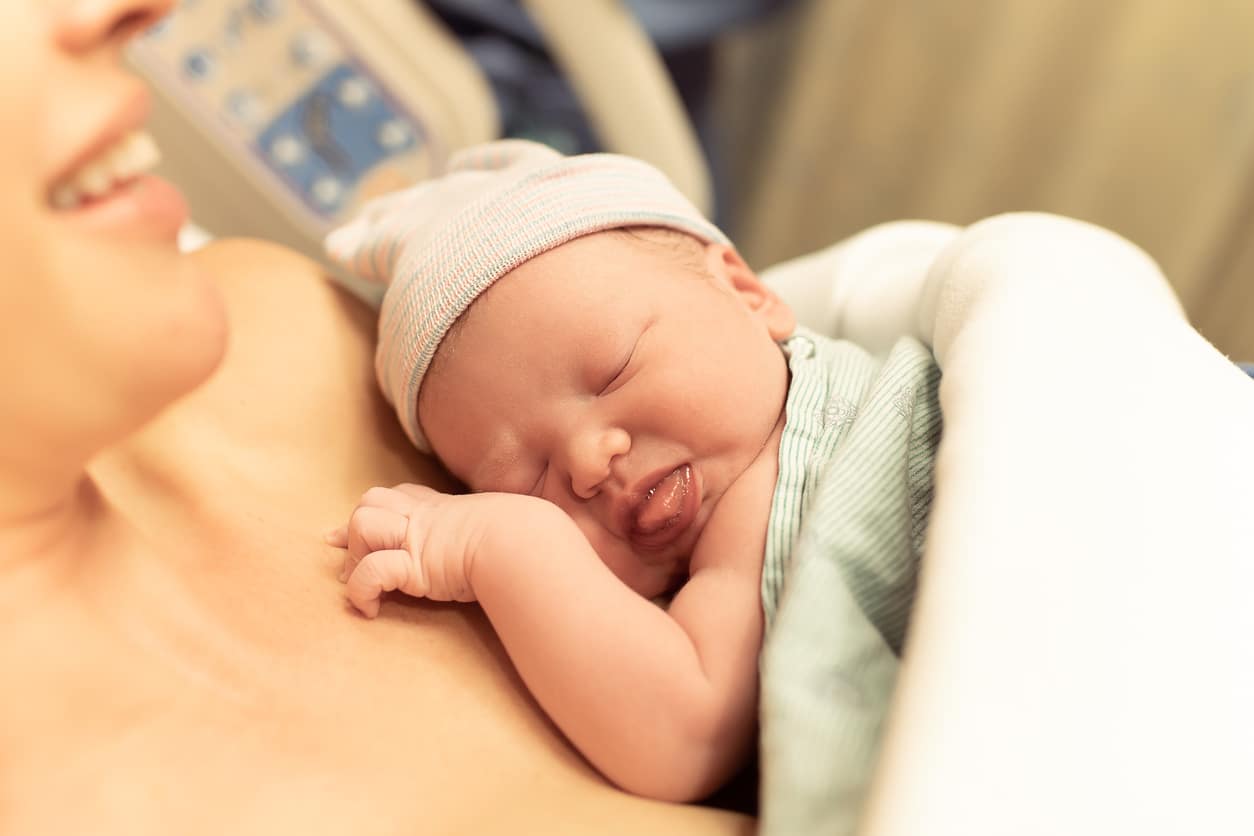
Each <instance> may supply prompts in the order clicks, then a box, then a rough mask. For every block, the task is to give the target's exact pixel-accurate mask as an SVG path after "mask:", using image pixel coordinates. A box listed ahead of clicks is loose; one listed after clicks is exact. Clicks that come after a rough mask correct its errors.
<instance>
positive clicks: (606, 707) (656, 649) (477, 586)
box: [340, 486, 762, 801]
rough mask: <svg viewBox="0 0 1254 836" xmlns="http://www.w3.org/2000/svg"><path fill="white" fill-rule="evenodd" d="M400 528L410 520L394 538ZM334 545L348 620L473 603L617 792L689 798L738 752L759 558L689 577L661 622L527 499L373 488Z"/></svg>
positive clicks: (753, 700) (655, 610) (752, 701)
mask: <svg viewBox="0 0 1254 836" xmlns="http://www.w3.org/2000/svg"><path fill="white" fill-rule="evenodd" d="M363 509H365V510H366V513H363ZM372 509H373V510H372ZM401 518H404V519H405V520H407V521H412V524H410V523H409V522H406V523H404V524H402V525H401V529H400V530H398V529H397V528H396V521H397V520H399V519H401ZM388 519H391V520H392V521H393V524H392V525H391V526H390V529H391V530H390V532H388V531H385V530H384V529H385V528H387V527H388V525H387V523H386V520H388ZM381 520H382V522H381ZM346 535H347V536H343V535H341V540H340V544H341V545H347V546H348V548H349V552H350V554H349V558H348V560H347V561H346V578H347V580H348V584H349V596H350V598H351V599H352V600H353V603H354V604H355V605H356V606H358V608H359V609H361V610H362V611H363V612H365V613H366V614H368V615H373V614H374V613H375V612H377V607H378V600H377V599H378V596H379V595H380V594H381V592H382V591H384V590H388V589H400V590H401V591H404V592H409V593H410V594H419V595H425V596H427V597H432V598H436V599H440V600H472V599H478V601H479V602H480V604H481V605H482V606H483V609H484V611H485V612H486V613H487V615H488V618H489V619H490V620H491V622H492V624H493V627H494V628H495V629H496V631H497V633H498V635H499V636H500V637H501V641H502V642H503V644H504V645H505V648H506V650H507V651H508V653H509V655H510V658H511V659H512V660H513V662H514V665H515V666H516V667H517V668H518V671H519V673H520V675H521V676H522V678H523V680H524V681H525V682H526V684H527V687H528V688H529V689H530V690H531V692H532V694H533V695H534V696H535V698H536V699H537V700H538V701H539V703H540V704H541V706H543V708H544V709H545V711H546V712H547V713H548V714H549V716H550V717H551V718H552V719H553V721H554V722H555V723H556V724H557V725H558V726H559V727H560V728H561V729H562V731H563V732H564V733H565V734H566V735H567V736H568V737H569V738H570V739H571V741H572V742H573V743H574V744H575V746H576V747H578V748H579V750H580V751H581V752H583V754H584V755H585V756H586V757H587V758H588V759H589V760H590V761H591V762H592V763H593V764H594V765H595V766H596V767H597V768H598V769H600V770H601V771H602V772H603V773H604V774H605V775H606V776H607V777H608V778H610V779H611V780H612V781H614V782H615V783H616V784H618V785H620V786H621V787H623V788H624V789H627V790H629V791H631V792H635V793H638V794H640V795H645V796H649V797H652V798H659V799H664V800H672V801H689V800H693V799H697V798H701V797H703V796H705V795H707V794H709V793H710V792H711V791H713V790H714V789H716V788H717V787H718V786H719V785H720V784H721V783H722V782H723V781H724V780H725V779H726V778H727V777H729V775H730V773H731V772H732V771H733V769H734V768H735V766H736V765H737V764H738V763H739V762H740V760H741V757H742V755H743V754H744V753H745V752H746V751H747V749H748V747H749V745H750V744H751V742H752V740H753V731H754V727H755V721H754V715H755V708H756V705H757V661H758V651H759V648H760V645H761V637H762V613H761V604H760V593H759V576H758V571H759V563H760V561H756V560H744V561H741V562H739V563H734V562H733V563H732V564H731V565H724V564H723V563H722V562H720V564H719V565H710V566H706V567H704V568H700V567H699V568H697V569H696V570H695V571H694V573H693V575H692V577H691V578H690V579H689V581H688V582H687V583H686V584H685V585H684V587H683V588H682V589H681V590H680V592H679V594H678V595H677V596H676V598H675V600H674V601H673V603H672V605H671V607H670V609H669V610H663V609H661V608H659V607H657V606H656V605H654V604H652V603H651V602H649V601H647V600H646V599H644V598H642V597H641V596H640V595H638V594H637V593H635V592H634V591H632V590H631V589H629V588H628V587H627V586H626V585H625V584H623V583H622V582H621V581H620V580H619V579H618V578H616V577H615V576H614V574H613V573H612V572H611V571H610V570H609V569H608V568H606V566H605V565H604V563H602V562H601V560H600V558H599V557H598V556H597V554H596V552H595V551H594V550H593V549H592V547H591V545H590V544H589V543H588V541H587V539H586V538H585V537H584V536H583V534H582V533H581V532H580V531H579V529H578V527H577V526H576V525H575V523H574V522H573V521H572V520H571V519H570V518H569V517H568V516H567V515H566V514H564V513H563V512H562V511H561V509H559V508H558V507H557V506H555V505H552V504H550V503H547V502H544V501H542V500H538V499H535V498H532V497H526V496H516V495H512V494H472V495H467V496H449V495H446V494H439V493H436V492H435V491H429V490H426V489H419V488H414V487H412V486H405V488H404V489H403V490H400V491H393V492H391V493H390V494H389V493H388V492H386V491H384V490H383V489H378V488H375V489H372V491H371V492H370V493H369V494H367V497H366V500H365V502H364V503H363V506H360V507H359V508H358V510H357V511H356V512H355V513H354V515H353V522H352V523H351V524H350V526H349V529H348V531H347V532H346Z"/></svg>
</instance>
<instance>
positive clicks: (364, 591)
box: [327, 485, 480, 618]
mask: <svg viewBox="0 0 1254 836" xmlns="http://www.w3.org/2000/svg"><path fill="white" fill-rule="evenodd" d="M473 498H474V497H472V496H453V495H449V494H442V493H440V492H438V491H434V490H432V489H431V488H427V487H423V486H421V485H397V486H396V487H395V488H371V489H370V490H368V491H366V493H365V494H363V495H362V498H361V501H360V502H359V503H358V505H357V507H356V509H354V510H353V513H352V516H351V517H350V518H349V521H348V525H347V526H345V527H343V528H340V529H338V530H336V531H334V532H332V533H331V534H329V535H328V536H327V541H328V542H329V543H331V545H334V546H338V547H339V548H343V549H347V554H346V555H345V556H344V565H343V567H342V568H341V570H340V581H341V582H346V583H347V584H348V599H349V601H351V602H352V604H353V606H354V607H356V608H357V609H358V610H360V611H361V612H362V614H363V615H365V616H367V617H368V618H374V617H375V616H376V615H378V613H379V601H380V599H381V598H382V596H383V594H384V593H385V592H390V591H392V590H399V591H401V592H404V593H406V594H407V595H413V596H416V597H420V598H430V599H431V600H433V601H473V600H475V594H474V590H473V589H472V587H471V584H470V567H471V564H472V563H473V559H474V555H473V551H474V544H475V543H476V542H477V540H478V539H479V531H478V530H477V526H478V523H479V520H478V517H479V516H480V515H479V514H477V513H475V512H476V511H477V510H479V509H477V508H474V507H471V506H473V505H474V504H475V503H473V502H469V503H468V502H467V501H466V500H472V499H473Z"/></svg>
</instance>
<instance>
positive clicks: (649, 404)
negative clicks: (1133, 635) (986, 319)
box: [419, 232, 794, 596]
mask: <svg viewBox="0 0 1254 836" xmlns="http://www.w3.org/2000/svg"><path fill="white" fill-rule="evenodd" d="M642 234H643V235H649V234H650V233H642ZM677 247H690V248H691V249H690V250H689V251H688V253H689V254H690V255H691V257H688V256H686V255H685V254H684V253H682V252H680V250H678V249H677ZM694 266H695V267H696V268H697V269H694ZM699 272H708V273H709V275H708V276H703V275H700V274H699ZM793 326H794V320H793V316H792V314H791V312H790V311H789V310H788V309H787V307H785V306H784V305H783V303H782V302H780V301H779V299H778V298H777V297H775V296H774V294H772V293H770V292H769V291H767V290H766V289H765V288H764V287H763V286H762V284H761V283H760V282H759V281H758V279H757V277H756V276H754V275H753V273H752V271H750V270H749V268H748V267H746V266H745V265H744V262H743V261H741V260H740V257H739V256H738V255H736V253H735V251H734V250H732V249H730V248H729V247H725V246H720V245H709V246H704V245H701V244H700V243H699V242H696V240H695V239H691V240H689V239H686V238H681V239H680V240H679V241H678V242H676V241H675V240H674V239H673V238H670V237H668V238H666V239H665V240H663V241H662V242H660V243H659V242H654V241H641V240H636V239H634V238H632V237H630V236H628V235H625V234H623V233H621V232H619V233H601V234H596V235H589V236H585V237H583V238H578V239H576V240H574V241H572V242H570V243H567V244H564V245H562V246H561V247H558V248H557V249H555V250H551V251H549V252H547V253H545V254H543V255H541V256H538V257H537V258H534V259H532V260H531V261H529V262H527V263H525V264H524V265H522V266H521V267H519V268H517V269H515V270H514V271H513V272H512V273H510V274H508V275H506V276H505V277H504V278H502V279H501V280H500V281H498V282H497V283H496V284H495V285H494V286H493V287H492V288H491V289H490V290H488V291H487V292H486V293H485V294H484V295H483V296H482V297H480V299H479V300H477V301H476V302H475V304H474V305H473V307H472V308H471V310H470V311H469V313H468V315H467V316H466V317H465V318H464V320H463V322H462V324H461V326H460V330H458V331H456V332H455V334H454V335H453V336H452V337H451V338H449V339H447V340H446V341H445V344H444V345H443V346H441V348H440V351H439V354H438V356H437V358H436V362H435V364H434V365H433V366H432V368H431V370H430V372H429V373H428V376H427V379H426V381H425V382H424V384H423V387H422V394H421V396H420V398H419V419H420V421H421V424H422V428H423V431H424V433H425V434H426V436H427V438H428V439H429V440H430V441H431V444H432V447H433V449H434V450H435V451H436V453H437V454H438V455H439V457H440V458H441V460H443V462H444V463H445V465H446V466H447V467H448V468H449V470H450V471H451V472H452V473H453V474H454V475H456V476H457V477H458V478H460V479H461V480H462V481H464V482H465V483H466V484H467V485H468V486H469V487H470V488H471V489H472V490H476V491H506V492H509V493H521V494H532V495H535V496H539V497H542V498H544V499H547V500H550V501H551V502H554V503H556V504H557V505H559V506H560V507H561V508H563V509H564V510H565V511H566V512H567V513H568V514H569V515H570V516H571V517H572V518H573V519H574V520H575V522H576V523H577V524H578V525H579V527H580V529H581V530H582V531H583V533H584V534H585V536H587V537H588V539H589V541H590V542H591V543H592V545H593V547H594V548H595V549H596V551H597V553H598V554H599V555H600V556H601V558H602V559H603V560H604V561H605V562H606V564H607V565H608V566H609V567H610V569H611V570H612V571H614V573H615V574H617V575H618V576H619V577H620V578H621V579H623V581H624V582H626V583H627V584H628V585H629V586H631V587H632V588H633V589H635V590H637V591H638V592H640V593H641V594H644V595H648V596H652V595H657V594H661V593H662V592H665V591H667V590H669V589H671V588H673V587H674V586H675V585H676V583H677V582H679V581H682V579H683V578H686V577H687V563H688V557H689V555H690V554H691V553H692V550H693V547H694V545H695V544H696V542H697V541H698V539H699V538H700V537H701V534H702V531H703V529H704V527H705V525H706V523H707V521H708V520H709V519H710V516H711V514H712V513H713V511H714V509H715V508H716V507H717V506H718V503H719V501H720V500H721V499H722V498H723V496H724V495H725V494H726V493H727V491H728V489H729V488H730V487H731V486H732V485H733V484H734V483H735V482H736V480H737V479H738V478H739V477H740V476H741V474H743V473H744V472H745V470H746V469H747V468H748V467H749V465H750V464H751V463H752V462H753V461H754V460H755V459H756V458H757V457H758V456H759V455H763V454H764V448H765V446H766V444H767V442H768V440H769V439H770V438H771V435H772V432H773V430H774V429H775V426H776V424H777V422H778V420H779V418H780V415H781V413H782V411H783V406H784V400H785V397H786V393H787V386H788V371H787V366H786V363H785V360H784V357H783V354H782V352H781V351H780V349H779V346H778V345H777V344H776V341H777V340H780V339H783V338H784V337H786V336H787V335H788V334H790V333H791V332H792V329H793ZM770 454H771V455H773V451H771V452H770Z"/></svg>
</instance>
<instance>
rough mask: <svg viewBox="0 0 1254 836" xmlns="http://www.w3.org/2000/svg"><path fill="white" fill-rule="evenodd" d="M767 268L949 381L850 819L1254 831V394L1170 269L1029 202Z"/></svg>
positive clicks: (891, 232)
mask: <svg viewBox="0 0 1254 836" xmlns="http://www.w3.org/2000/svg"><path fill="white" fill-rule="evenodd" d="M820 275H821V276H825V279H824V281H823V282H816V280H815V277H816V276H820ZM767 280H768V282H770V283H772V284H773V285H774V286H775V287H776V288H777V289H778V290H779V291H780V292H781V294H782V295H784V297H785V298H786V299H789V300H790V301H792V302H793V303H794V307H796V308H797V309H798V311H799V313H801V314H802V316H801V318H802V320H803V322H805V324H808V325H810V326H811V327H815V328H818V329H822V330H826V331H827V332H828V333H832V334H833V335H834V336H838V337H840V336H844V337H848V338H853V339H856V340H857V341H859V342H861V343H863V344H864V345H866V346H867V347H868V348H871V349H873V350H874V349H877V348H880V347H884V346H886V345H888V344H891V340H892V338H894V337H895V336H898V335H900V334H901V333H913V334H915V335H916V336H919V337H920V338H921V339H923V340H924V341H925V342H927V343H929V344H930V345H932V347H933V350H934V352H935V354H936V356H937V359H938V361H939V362H940V365H941V367H942V369H943V373H944V378H943V380H942V384H941V405H942V409H943V410H944V416H945V431H944V437H943V440H942V442H941V447H940V452H939V457H938V460H937V466H936V491H935V502H934V505H933V514H932V519H931V522H930V527H929V532H928V539H927V547H926V550H925V556H924V568H923V576H922V584H921V589H920V594H919V598H918V600H917V605H916V609H915V612H914V615H913V618H912V622H911V627H910V634H909V635H910V638H909V641H908V644H907V647H906V651H905V658H904V661H903V667H902V674H901V678H900V680H899V687H898V691H897V694H896V697H895V700H894V706H893V709H892V712H891V715H890V719H889V728H888V732H887V736H886V739H885V741H884V746H883V750H882V752H883V754H882V757H881V761H880V766H879V770H878V772H877V777H876V780H875V784H874V786H873V789H872V797H871V800H870V803H869V805H868V810H867V815H866V816H865V818H864V819H863V821H862V826H861V828H860V832H861V833H864V834H868V836H898V835H900V836H920V835H921V834H926V836H943V835H946V836H947V834H954V836H957V834H962V836H981V835H982V834H988V835H989V836H993V834H996V836H1002V834H1007V833H1014V834H1016V836H1033V835H1034V834H1062V833H1066V834H1068V835H1069V836H1079V835H1080V834H1094V836H1097V835H1098V834H1101V836H1107V834H1123V833H1136V834H1138V836H1156V835H1157V834H1197V833H1206V834H1228V833H1232V834H1238V833H1240V834H1249V833H1251V832H1254V830H1251V828H1252V827H1254V825H1252V824H1251V822H1252V821H1254V808H1251V806H1250V804H1249V802H1248V798H1249V786H1250V781H1251V779H1252V778H1254V381H1251V380H1249V379H1248V378H1247V377H1246V376H1245V375H1244V374H1243V373H1242V372H1241V371H1239V370H1238V369H1237V368H1235V367H1234V366H1232V365H1231V364H1230V363H1229V362H1228V360H1227V359H1226V358H1225V357H1223V356H1222V355H1221V354H1220V353H1219V352H1217V351H1216V350H1215V349H1214V348H1213V347H1212V346H1210V345H1209V344H1208V343H1207V342H1206V341H1205V340H1204V339H1203V338H1202V337H1201V336H1200V335H1199V334H1198V333H1197V332H1196V331H1194V330H1193V329H1192V328H1191V327H1190V326H1189V325H1188V323H1187V321H1186V320H1185V318H1184V316H1183V314H1182V312H1181V310H1180V306H1179V305H1178V303H1177V302H1176V300H1175V297H1174V295H1173V294H1172V292H1171V290H1170V288H1169V286H1168V284H1167V283H1166V281H1165V279H1164V278H1163V277H1162V275H1161V273H1160V272H1159V270H1158V269H1157V267H1156V266H1155V265H1154V263H1153V262H1152V261H1151V260H1150V259H1149V258H1148V257H1147V256H1146V255H1145V254H1144V253H1143V252H1142V251H1141V250H1139V249H1137V248H1136V247H1134V246H1132V245H1131V244H1129V243H1128V242H1127V241H1125V240H1123V239H1122V238H1119V237H1118V236H1116V235H1114V234H1112V233H1110V232H1108V231H1105V230H1102V229H1098V228H1096V227H1093V226H1090V225H1087V224H1082V223H1079V222H1076V221H1070V220H1066V219H1062V218H1057V217H1052V216H1047V215H1031V214H1023V215H1007V216H1001V217H997V218H992V219H990V220H987V221H983V222H981V223H979V224H976V225H974V226H972V227H969V228H966V229H963V230H959V229H956V228H952V227H944V226H942V225H937V224H921V223H902V224H889V225H886V226H885V227H879V228H876V229H874V230H871V231H869V232H867V233H863V234H862V235H861V236H857V237H856V238H854V239H851V240H850V241H849V242H846V243H845V244H842V245H839V246H838V247H836V248H833V249H832V250H829V251H826V252H825V253H820V254H818V255H816V256H812V257H810V258H808V259H805V260H802V261H800V262H793V263H790V264H788V265H783V266H781V267H779V268H776V269H775V270H773V271H769V272H768V273H767Z"/></svg>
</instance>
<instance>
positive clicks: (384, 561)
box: [347, 549, 425, 618]
mask: <svg viewBox="0 0 1254 836" xmlns="http://www.w3.org/2000/svg"><path fill="white" fill-rule="evenodd" d="M415 563H416V561H414V560H413V558H412V557H410V554H409V552H407V551H404V550H403V549H387V550H385V551H377V552H371V553H370V554H368V555H366V556H365V557H364V558H362V560H361V562H360V563H358V564H357V568H356V569H354V570H353V572H352V574H351V575H350V576H349V578H348V590H347V591H348V600H349V601H350V602H352V605H353V606H354V607H356V608H357V609H358V610H359V611H360V612H361V614H362V615H364V616H365V617H366V618H374V617H375V616H376V615H378V614H379V599H380V598H382V597H383V593H385V592H391V591H392V590H394V589H400V590H403V591H405V592H408V593H409V594H410V595H422V594H423V591H425V590H423V589H422V587H424V586H425V584H422V583H415V581H418V580H419V578H417V577H416V573H417V572H416V570H417V567H416V565H415Z"/></svg>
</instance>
